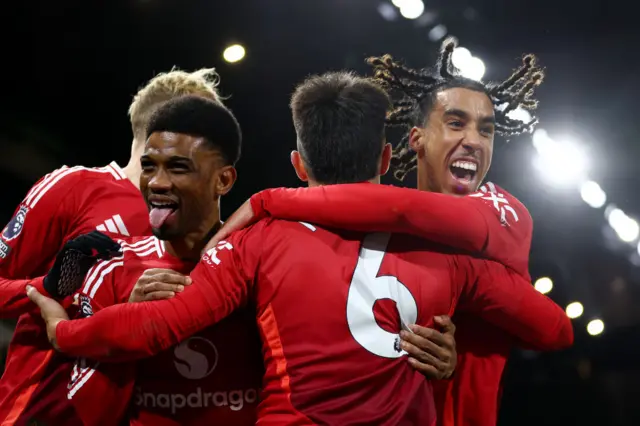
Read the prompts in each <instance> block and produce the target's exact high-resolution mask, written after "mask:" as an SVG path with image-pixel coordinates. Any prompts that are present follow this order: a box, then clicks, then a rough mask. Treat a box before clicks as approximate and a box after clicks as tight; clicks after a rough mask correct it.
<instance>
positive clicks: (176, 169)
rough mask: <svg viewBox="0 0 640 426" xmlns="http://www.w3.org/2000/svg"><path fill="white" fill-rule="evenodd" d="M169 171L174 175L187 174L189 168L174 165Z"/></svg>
mask: <svg viewBox="0 0 640 426" xmlns="http://www.w3.org/2000/svg"><path fill="white" fill-rule="evenodd" d="M169 170H171V172H173V173H186V172H188V171H189V167H188V166H187V165H185V164H172V165H171V167H170V168H169Z"/></svg>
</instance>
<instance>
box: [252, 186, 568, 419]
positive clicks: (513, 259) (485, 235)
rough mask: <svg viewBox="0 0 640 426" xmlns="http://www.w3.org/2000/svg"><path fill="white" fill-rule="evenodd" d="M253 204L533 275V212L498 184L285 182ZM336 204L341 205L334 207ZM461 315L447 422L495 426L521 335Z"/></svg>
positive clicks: (441, 388)
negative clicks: (289, 185)
mask: <svg viewBox="0 0 640 426" xmlns="http://www.w3.org/2000/svg"><path fill="white" fill-rule="evenodd" d="M251 204H252V206H253V209H254V212H255V213H256V215H257V216H258V217H263V216H269V217H274V218H280V219H288V220H302V221H308V222H312V223H317V224H319V225H324V226H333V227H339V228H347V229H353V230H360V231H367V232H374V231H385V230H386V231H391V232H398V233H408V234H413V235H417V236H421V237H423V238H426V239H428V240H431V241H435V242H439V243H443V244H447V245H449V246H452V247H457V248H459V249H462V250H466V251H469V252H471V253H477V254H480V255H482V256H486V257H488V258H490V259H493V260H497V261H499V262H500V263H502V264H503V265H506V266H508V267H510V268H512V269H513V270H514V271H516V272H518V273H520V274H521V275H522V276H523V277H525V278H526V279H527V280H530V277H529V272H528V265H529V249H530V246H531V238H532V220H531V216H530V215H529V212H528V211H527V209H526V208H525V206H524V205H523V204H522V203H520V201H518V199H516V198H515V197H513V196H512V195H511V194H509V193H508V192H507V191H505V190H504V189H502V188H500V187H499V186H497V185H494V184H493V183H487V184H485V185H483V186H482V187H481V188H480V189H479V190H478V192H476V193H474V194H471V195H469V196H468V197H453V196H450V195H444V194H436V193H429V192H420V191H416V190H412V189H403V188H396V187H392V186H384V185H372V184H367V183H361V184H351V185H331V186H322V187H316V188H298V189H284V188H279V189H271V190H265V191H262V192H260V193H258V194H256V195H254V196H253V197H252V198H251ZM332 205H335V206H340V208H327V206H332ZM453 320H454V322H455V324H456V326H457V332H456V341H457V351H458V364H457V367H456V373H455V376H454V377H453V378H452V379H451V380H446V381H438V382H435V383H434V389H435V396H436V406H437V408H438V413H439V420H440V421H439V424H442V425H447V426H449V425H455V426H465V425H470V424H473V425H477V426H494V425H495V424H496V422H497V414H498V397H499V391H500V382H501V378H502V373H503V371H504V367H505V364H506V361H507V357H508V356H509V353H510V351H511V348H512V347H513V344H514V339H513V338H512V337H511V336H509V335H508V334H506V333H505V332H504V331H503V330H501V329H500V328H498V327H496V326H494V325H492V324H489V323H487V322H486V321H483V320H482V319H479V318H477V317H474V316H470V315H468V314H465V313H459V314H456V315H455V316H454V318H453ZM516 337H519V336H516ZM551 343H552V344H551V345H550V346H545V345H543V344H542V343H541V342H528V347H530V348H532V349H537V350H552V349H558V348H559V346H558V345H557V344H556V343H555V342H551Z"/></svg>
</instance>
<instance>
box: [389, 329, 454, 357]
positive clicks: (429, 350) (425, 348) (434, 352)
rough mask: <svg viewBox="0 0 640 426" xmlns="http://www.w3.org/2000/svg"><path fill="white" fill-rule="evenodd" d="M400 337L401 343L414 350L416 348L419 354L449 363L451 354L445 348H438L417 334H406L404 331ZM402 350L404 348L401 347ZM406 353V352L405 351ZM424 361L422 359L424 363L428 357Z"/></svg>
mask: <svg viewBox="0 0 640 426" xmlns="http://www.w3.org/2000/svg"><path fill="white" fill-rule="evenodd" d="M400 337H401V338H402V343H406V344H407V345H411V346H413V347H415V348H417V349H418V350H419V351H420V352H422V353H424V354H426V355H429V356H430V357H434V358H437V359H439V360H441V361H442V362H445V363H447V362H449V360H450V358H451V352H450V351H448V350H447V349H445V348H442V347H440V346H438V345H437V344H436V343H434V342H432V341H430V340H429V339H426V338H424V337H422V336H419V335H417V334H413V333H408V332H406V331H403V332H402V333H400ZM403 349H404V347H403ZM407 352H408V351H407ZM423 358H424V359H422V361H423V362H426V361H427V360H429V359H430V358H429V357H426V356H425V357H423Z"/></svg>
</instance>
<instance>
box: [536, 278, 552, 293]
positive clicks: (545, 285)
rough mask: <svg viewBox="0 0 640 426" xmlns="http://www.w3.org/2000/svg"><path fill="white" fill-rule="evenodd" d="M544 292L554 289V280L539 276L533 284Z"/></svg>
mask: <svg viewBox="0 0 640 426" xmlns="http://www.w3.org/2000/svg"><path fill="white" fill-rule="evenodd" d="M533 286H534V287H535V289H536V290H538V291H539V292H540V293H542V294H547V293H549V292H550V291H551V290H553V281H551V278H549V277H542V278H538V279H537V280H536V282H535V284H534V285H533Z"/></svg>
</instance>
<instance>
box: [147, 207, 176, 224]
mask: <svg viewBox="0 0 640 426" xmlns="http://www.w3.org/2000/svg"><path fill="white" fill-rule="evenodd" d="M149 206H150V207H151V209H150V210H149V222H150V223H151V227H152V228H156V229H157V228H161V227H162V226H163V225H164V224H165V223H166V222H167V220H168V219H169V218H170V217H172V216H173V214H174V213H175V212H176V210H178V203H176V202H173V201H152V202H150V203H149Z"/></svg>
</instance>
